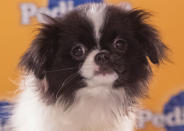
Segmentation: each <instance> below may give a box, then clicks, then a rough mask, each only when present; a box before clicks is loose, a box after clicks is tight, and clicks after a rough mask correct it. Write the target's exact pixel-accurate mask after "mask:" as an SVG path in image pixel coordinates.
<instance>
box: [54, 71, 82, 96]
mask: <svg viewBox="0 0 184 131" xmlns="http://www.w3.org/2000/svg"><path fill="white" fill-rule="evenodd" d="M78 75H79V74H78V72H76V73H73V74H72V75H70V76H68V77H67V78H66V79H65V80H64V81H63V83H62V85H61V87H60V88H59V90H58V92H57V93H56V99H57V98H58V95H59V93H60V92H61V90H62V89H63V87H64V86H66V85H67V84H68V83H69V82H70V81H71V80H73V79H74V78H75V77H76V76H78Z"/></svg>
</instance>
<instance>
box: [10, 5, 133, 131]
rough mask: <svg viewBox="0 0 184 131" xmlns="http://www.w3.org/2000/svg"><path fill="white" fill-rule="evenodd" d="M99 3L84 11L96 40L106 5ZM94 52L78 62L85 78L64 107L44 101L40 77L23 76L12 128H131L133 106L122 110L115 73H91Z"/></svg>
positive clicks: (99, 130)
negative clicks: (83, 82)
mask: <svg viewBox="0 0 184 131" xmlns="http://www.w3.org/2000/svg"><path fill="white" fill-rule="evenodd" d="M100 7H102V6H98V5H96V4H94V5H92V6H91V8H90V9H89V10H88V12H87V16H88V17H89V18H90V19H91V21H92V22H93V24H94V27H95V35H96V38H97V41H98V39H99V38H100V32H99V31H100V28H101V27H102V26H103V22H104V21H103V20H104V14H105V7H106V6H105V4H104V6H103V8H100ZM98 49H99V48H98ZM98 52H99V51H98V50H93V51H92V52H91V53H90V54H89V55H88V57H87V58H86V61H85V62H84V64H83V65H82V68H81V70H80V73H81V75H82V76H83V77H85V78H86V83H87V87H84V88H82V89H80V90H78V91H77V92H76V97H75V103H74V104H73V105H72V106H71V107H70V108H69V109H68V110H67V111H65V110H64V107H63V105H62V104H60V103H59V102H57V103H56V104H54V105H47V104H46V103H44V102H43V101H42V98H41V95H40V94H39V91H38V90H37V89H38V88H39V86H40V83H41V81H39V80H37V79H36V78H35V76H34V75H28V76H26V77H25V78H24V79H23V80H22V83H21V89H22V93H21V94H20V96H19V97H18V99H17V104H16V105H15V109H14V111H13V117H12V119H11V120H10V124H11V125H12V131H133V127H134V122H135V115H134V109H129V110H130V112H129V113H128V115H127V114H125V109H124V107H125V105H126V100H127V98H126V93H125V91H124V89H123V88H120V89H113V88H112V84H113V82H114V81H115V80H116V79H117V78H118V76H117V74H116V73H112V74H108V75H105V76H102V75H97V76H96V75H95V73H94V72H95V71H97V70H98V69H99V67H98V66H97V65H96V64H95V62H94V57H95V55H96V54H97V53H98Z"/></svg>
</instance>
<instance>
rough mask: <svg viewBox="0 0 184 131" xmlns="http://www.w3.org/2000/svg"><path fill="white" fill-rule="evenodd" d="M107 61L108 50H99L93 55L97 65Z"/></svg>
mask: <svg viewBox="0 0 184 131" xmlns="http://www.w3.org/2000/svg"><path fill="white" fill-rule="evenodd" d="M108 62H109V52H108V51H106V50H103V51H101V52H99V53H98V54H97V55H96V56H95V63H96V64H97V65H104V64H107V63H108Z"/></svg>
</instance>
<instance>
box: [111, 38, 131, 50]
mask: <svg viewBox="0 0 184 131" xmlns="http://www.w3.org/2000/svg"><path fill="white" fill-rule="evenodd" d="M113 46H114V48H115V49H116V50H117V51H118V52H125V51H126V49H127V46H128V44H127V41H126V40H124V39H116V40H115V41H114V43H113Z"/></svg>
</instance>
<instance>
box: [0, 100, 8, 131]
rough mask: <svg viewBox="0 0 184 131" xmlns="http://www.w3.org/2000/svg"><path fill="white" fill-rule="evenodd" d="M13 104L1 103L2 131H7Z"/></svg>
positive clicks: (0, 120)
mask: <svg viewBox="0 0 184 131" xmlns="http://www.w3.org/2000/svg"><path fill="white" fill-rule="evenodd" d="M10 107H11V104H10V103H8V102H0V131H5V129H4V128H5V124H6V123H7V121H8V118H9V116H10V115H11V113H10V112H11V111H10V110H11V108H10Z"/></svg>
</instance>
